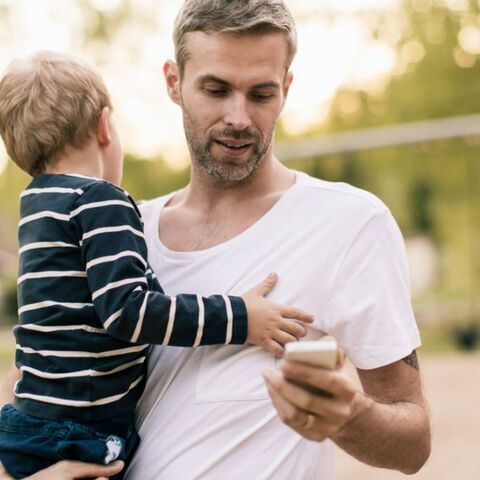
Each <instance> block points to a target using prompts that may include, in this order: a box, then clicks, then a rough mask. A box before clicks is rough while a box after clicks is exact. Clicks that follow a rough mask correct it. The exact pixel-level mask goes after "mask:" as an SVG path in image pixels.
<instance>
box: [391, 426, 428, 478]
mask: <svg viewBox="0 0 480 480" xmlns="http://www.w3.org/2000/svg"><path fill="white" fill-rule="evenodd" d="M425 437H426V438H424V439H422V441H421V442H418V445H416V448H415V455H412V457H410V459H409V461H407V462H405V464H404V465H403V468H400V469H399V470H400V471H401V472H402V473H403V474H405V475H414V474H415V473H418V472H419V471H420V470H421V469H422V467H423V466H424V465H425V464H426V463H427V460H428V459H429V457H430V452H431V450H432V446H431V438H430V432H428V434H427V435H426V436H425Z"/></svg>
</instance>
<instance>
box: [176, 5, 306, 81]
mask: <svg viewBox="0 0 480 480" xmlns="http://www.w3.org/2000/svg"><path fill="white" fill-rule="evenodd" d="M190 32H204V33H236V34H239V35H249V34H250V35H261V34H264V33H270V32H281V33H284V34H285V39H286V42H287V47H288V61H287V68H288V67H289V66H290V64H291V62H292V60H293V57H294V56H295V53H296V52H297V33H296V29H295V22H294V20H293V17H292V14H291V13H290V12H289V10H288V9H287V7H286V5H285V3H284V2H283V0H185V1H184V4H183V6H182V8H181V10H180V12H179V13H178V16H177V19H176V20H175V29H174V33H173V41H174V44H175V57H176V61H177V64H178V67H179V70H180V74H182V73H183V71H184V68H185V63H186V61H187V60H188V56H189V53H188V51H187V46H186V43H187V42H186V40H187V34H188V33H190Z"/></svg>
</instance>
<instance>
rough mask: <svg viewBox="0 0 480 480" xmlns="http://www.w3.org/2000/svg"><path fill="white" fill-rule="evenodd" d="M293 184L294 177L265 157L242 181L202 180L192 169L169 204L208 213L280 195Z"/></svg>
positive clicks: (202, 175) (197, 171)
mask: <svg viewBox="0 0 480 480" xmlns="http://www.w3.org/2000/svg"><path fill="white" fill-rule="evenodd" d="M294 182H295V178H294V175H293V174H292V172H290V171H289V170H288V169H287V168H286V167H284V166H283V165H282V164H281V163H280V162H279V161H278V160H277V159H276V158H275V157H273V156H270V157H269V158H266V159H265V161H264V162H263V163H262V165H261V166H260V167H259V168H258V169H257V170H255V171H254V172H253V173H252V175H251V176H250V178H248V179H247V180H246V181H244V182H236V183H230V184H225V183H219V182H216V181H214V180H212V179H209V178H206V177H205V174H204V173H203V171H199V168H198V167H195V166H193V167H192V172H191V180H190V184H189V185H188V186H187V187H186V188H185V189H184V190H183V191H182V192H180V193H179V194H178V195H177V196H176V197H174V198H173V199H172V201H171V202H170V205H175V204H178V203H183V204H184V205H185V206H187V205H191V206H195V207H196V208H201V209H205V210H208V211H211V210H212V209H214V208H216V207H217V206H219V205H222V204H236V205H241V204H245V203H250V202H255V201H257V200H260V199H262V198H265V197H269V196H271V195H281V194H282V193H283V192H285V191H286V190H288V189H289V188H290V187H291V186H292V185H293V184H294Z"/></svg>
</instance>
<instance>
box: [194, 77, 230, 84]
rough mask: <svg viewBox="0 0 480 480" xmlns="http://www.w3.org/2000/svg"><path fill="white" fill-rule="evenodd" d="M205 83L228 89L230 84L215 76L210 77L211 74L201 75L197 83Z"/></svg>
mask: <svg viewBox="0 0 480 480" xmlns="http://www.w3.org/2000/svg"><path fill="white" fill-rule="evenodd" d="M207 82H215V83H219V84H220V85H224V86H225V87H228V86H229V85H230V83H229V82H227V81H226V80H223V79H222V78H218V77H216V76H215V75H211V74H208V75H203V76H202V77H200V78H199V79H198V83H207Z"/></svg>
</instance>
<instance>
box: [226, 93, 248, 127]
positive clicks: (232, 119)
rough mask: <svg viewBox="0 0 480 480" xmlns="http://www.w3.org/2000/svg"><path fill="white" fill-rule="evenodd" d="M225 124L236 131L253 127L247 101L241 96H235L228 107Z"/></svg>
mask: <svg viewBox="0 0 480 480" xmlns="http://www.w3.org/2000/svg"><path fill="white" fill-rule="evenodd" d="M224 121H225V123H226V124H227V125H228V126H229V127H232V128H234V129H235V130H244V129H245V128H248V127H250V126H251V125H252V120H251V118H250V114H249V112H248V108H247V100H246V99H245V98H244V97H243V96H241V95H236V96H233V97H232V98H231V99H230V101H229V102H228V103H227V105H226V112H225V117H224Z"/></svg>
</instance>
